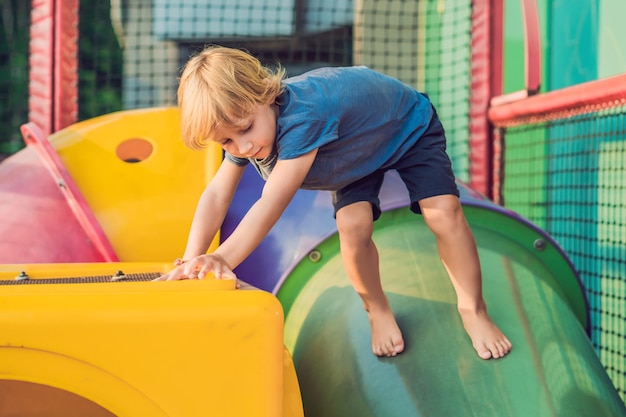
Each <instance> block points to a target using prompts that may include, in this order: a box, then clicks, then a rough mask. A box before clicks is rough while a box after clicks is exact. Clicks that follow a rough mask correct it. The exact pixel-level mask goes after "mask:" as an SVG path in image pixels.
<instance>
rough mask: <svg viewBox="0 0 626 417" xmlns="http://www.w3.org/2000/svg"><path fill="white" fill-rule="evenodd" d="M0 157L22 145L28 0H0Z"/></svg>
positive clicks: (26, 94)
mask: <svg viewBox="0 0 626 417" xmlns="http://www.w3.org/2000/svg"><path fill="white" fill-rule="evenodd" d="M0 17H1V19H2V20H1V21H0V159H2V157H3V156H6V155H10V154H12V153H14V152H17V151H18V150H20V149H21V148H22V147H23V146H24V142H23V140H22V136H21V134H20V130H19V129H20V125H22V124H23V123H26V122H27V121H28V37H29V26H30V1H24V0H0Z"/></svg>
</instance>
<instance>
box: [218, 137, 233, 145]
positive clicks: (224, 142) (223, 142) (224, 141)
mask: <svg viewBox="0 0 626 417" xmlns="http://www.w3.org/2000/svg"><path fill="white" fill-rule="evenodd" d="M231 142H232V140H230V139H225V140H223V141H222V143H220V145H222V146H226V145H228V144H229V143H231Z"/></svg>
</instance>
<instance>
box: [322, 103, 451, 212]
mask: <svg viewBox="0 0 626 417" xmlns="http://www.w3.org/2000/svg"><path fill="white" fill-rule="evenodd" d="M389 170H396V171H397V172H398V174H399V175H400V178H402V181H403V182H404V184H405V185H406V188H407V190H408V192H409V197H410V200H411V211H413V212H414V213H418V214H421V209H420V206H419V201H420V200H422V199H424V198H428V197H435V196H438V195H447V194H452V195H456V196H457V197H458V196H459V189H458V187H457V186H456V182H455V177H454V173H453V172H452V163H451V162H450V158H449V157H448V154H447V153H446V135H445V131H444V128H443V126H442V125H441V122H440V121H439V118H438V117H437V113H436V112H434V113H433V118H432V120H431V122H430V125H429V126H428V129H427V130H426V131H425V132H424V134H423V135H422V136H421V137H420V139H419V140H418V141H417V143H416V144H415V146H413V147H412V148H411V149H409V150H408V151H407V153H406V154H405V155H404V156H403V157H402V158H401V159H400V160H399V161H398V162H397V163H396V164H395V165H393V166H391V167H389V168H386V169H384V170H378V171H376V172H374V173H372V174H370V175H368V176H366V177H363V178H361V179H360V180H358V181H355V182H353V183H352V184H349V185H347V186H345V187H344V188H342V189H340V190H337V191H334V192H333V193H332V196H333V205H334V207H335V214H336V213H337V211H338V210H339V209H340V208H342V207H345V206H348V205H350V204H353V203H357V202H360V201H369V202H370V203H371V204H372V213H373V215H374V220H377V219H378V218H379V217H380V214H381V210H380V200H379V198H378V194H379V192H380V188H381V187H382V185H383V178H384V175H385V172H386V171H389Z"/></svg>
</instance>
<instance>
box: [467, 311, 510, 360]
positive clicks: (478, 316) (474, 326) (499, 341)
mask: <svg viewBox="0 0 626 417" xmlns="http://www.w3.org/2000/svg"><path fill="white" fill-rule="evenodd" d="M459 314H460V315H461V320H462V321H463V327H465V331H466V332H467V334H468V335H469V337H470V339H472V345H473V346H474V349H476V353H478V356H479V357H480V358H482V359H491V358H494V359H498V358H501V357H503V356H504V355H506V354H507V353H509V352H510V351H511V348H512V347H513V345H512V344H511V342H510V341H509V339H507V338H506V336H505V335H504V334H503V333H502V332H501V331H500V329H499V328H498V327H497V326H496V325H495V324H494V323H493V321H491V318H490V317H489V314H487V310H486V309H484V308H483V309H480V310H478V311H473V310H464V309H459Z"/></svg>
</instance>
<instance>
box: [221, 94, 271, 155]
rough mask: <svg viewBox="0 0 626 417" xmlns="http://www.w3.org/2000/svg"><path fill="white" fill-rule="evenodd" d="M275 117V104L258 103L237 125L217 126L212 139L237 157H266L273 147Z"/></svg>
mask: <svg viewBox="0 0 626 417" xmlns="http://www.w3.org/2000/svg"><path fill="white" fill-rule="evenodd" d="M277 117H278V107H277V106H276V105H275V104H264V105H258V106H257V107H256V110H255V112H254V113H252V114H251V115H250V116H249V117H247V118H245V119H241V120H240V121H239V122H238V123H237V126H234V127H231V126H224V127H221V128H219V129H218V130H217V134H216V135H215V139H214V140H215V142H217V143H218V144H219V145H220V146H221V147H222V148H224V150H225V151H226V152H228V153H229V154H231V155H233V156H236V157H238V158H256V159H263V158H266V157H268V156H269V155H270V153H271V152H272V148H273V147H274V141H275V138H276V118H277Z"/></svg>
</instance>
